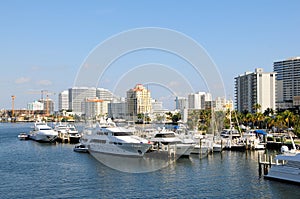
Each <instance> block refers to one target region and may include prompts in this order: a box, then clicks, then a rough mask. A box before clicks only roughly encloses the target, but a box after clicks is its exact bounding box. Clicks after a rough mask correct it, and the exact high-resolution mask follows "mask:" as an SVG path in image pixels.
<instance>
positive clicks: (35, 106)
mask: <svg viewBox="0 0 300 199" xmlns="http://www.w3.org/2000/svg"><path fill="white" fill-rule="evenodd" d="M27 110H30V111H42V110H44V103H42V102H39V101H34V102H30V103H28V104H27Z"/></svg>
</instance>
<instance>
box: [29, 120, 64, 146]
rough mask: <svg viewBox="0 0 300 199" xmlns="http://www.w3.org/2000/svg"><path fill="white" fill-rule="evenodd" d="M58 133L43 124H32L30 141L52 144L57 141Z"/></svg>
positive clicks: (38, 122)
mask: <svg viewBox="0 0 300 199" xmlns="http://www.w3.org/2000/svg"><path fill="white" fill-rule="evenodd" d="M57 135H58V133H57V132H56V131H54V130H53V129H52V128H51V127H50V126H48V125H47V124H46V123H45V122H41V121H37V122H35V123H34V127H33V130H32V131H30V135H29V137H30V139H32V140H35V141H38V142H53V141H55V140H56V139H57Z"/></svg>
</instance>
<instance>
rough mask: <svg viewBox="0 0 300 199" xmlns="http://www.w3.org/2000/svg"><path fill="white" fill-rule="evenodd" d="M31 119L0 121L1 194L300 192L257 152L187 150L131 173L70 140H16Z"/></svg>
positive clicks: (178, 195) (135, 195)
mask: <svg viewBox="0 0 300 199" xmlns="http://www.w3.org/2000/svg"><path fill="white" fill-rule="evenodd" d="M31 125H32V124H5V123H1V124H0V144H1V147H0V157H1V158H0V176H1V180H0V194H1V195H0V198H43V199H47V198H300V186H299V185H292V184H285V183H282V182H276V181H269V180H265V179H264V178H261V177H259V175H258V165H257V154H258V152H248V153H241V152H227V151H224V152H222V153H221V154H213V155H209V156H208V157H205V158H199V157H197V156H192V157H190V158H186V159H179V160H177V162H176V163H174V164H172V165H169V166H168V167H165V168H163V169H161V170H158V171H154V172H149V173H138V174H132V173H125V172H120V171H117V170H114V169H111V168H108V167H106V166H105V165H103V164H101V163H99V162H97V161H96V160H95V159H94V158H93V157H91V156H90V155H89V154H81V153H75V152H73V145H70V144H45V143H44V144H42V143H37V142H34V141H19V140H18V138H17V135H18V134H19V133H20V132H28V131H29V130H30V126H31ZM120 164H122V163H120Z"/></svg>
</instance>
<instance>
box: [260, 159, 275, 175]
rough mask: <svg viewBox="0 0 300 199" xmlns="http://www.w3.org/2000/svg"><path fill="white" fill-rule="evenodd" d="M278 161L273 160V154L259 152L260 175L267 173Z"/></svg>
mask: <svg viewBox="0 0 300 199" xmlns="http://www.w3.org/2000/svg"><path fill="white" fill-rule="evenodd" d="M275 164H276V163H275V162H273V157H272V155H267V154H263V155H261V154H258V173H259V176H261V175H262V172H263V175H267V174H268V172H269V169H270V168H271V167H272V165H275Z"/></svg>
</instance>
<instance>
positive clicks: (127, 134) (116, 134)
mask: <svg viewBox="0 0 300 199" xmlns="http://www.w3.org/2000/svg"><path fill="white" fill-rule="evenodd" d="M129 135H132V132H114V133H113V136H129Z"/></svg>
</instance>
